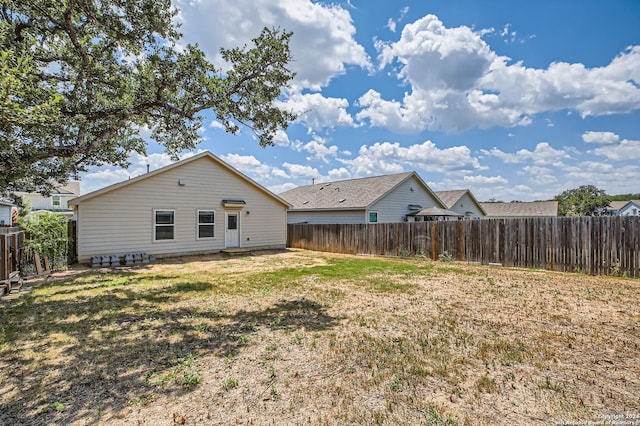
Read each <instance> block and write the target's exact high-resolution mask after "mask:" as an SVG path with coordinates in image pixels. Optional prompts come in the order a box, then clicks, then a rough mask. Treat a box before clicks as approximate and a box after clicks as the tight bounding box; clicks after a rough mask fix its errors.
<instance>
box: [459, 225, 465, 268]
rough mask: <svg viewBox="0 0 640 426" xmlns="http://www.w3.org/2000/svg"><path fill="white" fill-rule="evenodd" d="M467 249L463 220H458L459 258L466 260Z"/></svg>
mask: <svg viewBox="0 0 640 426" xmlns="http://www.w3.org/2000/svg"><path fill="white" fill-rule="evenodd" d="M465 251H466V248H465V246H464V229H463V221H462V220H461V219H460V220H458V260H459V261H463V260H465V259H464V258H465Z"/></svg>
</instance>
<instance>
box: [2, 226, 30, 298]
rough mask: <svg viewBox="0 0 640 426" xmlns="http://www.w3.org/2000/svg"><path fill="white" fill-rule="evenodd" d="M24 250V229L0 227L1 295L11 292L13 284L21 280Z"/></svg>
mask: <svg viewBox="0 0 640 426" xmlns="http://www.w3.org/2000/svg"><path fill="white" fill-rule="evenodd" d="M23 248H24V231H23V230H22V228H20V227H11V226H2V227H0V295H1V294H4V292H5V291H7V290H9V291H10V290H11V284H12V282H14V281H15V280H17V279H18V278H19V275H20V271H19V269H20V259H21V255H22V250H23ZM7 292H8V291H7Z"/></svg>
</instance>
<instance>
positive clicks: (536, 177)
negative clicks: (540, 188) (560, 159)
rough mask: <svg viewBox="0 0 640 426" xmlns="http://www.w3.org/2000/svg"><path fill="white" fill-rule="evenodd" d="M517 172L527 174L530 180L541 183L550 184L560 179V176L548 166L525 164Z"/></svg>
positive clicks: (522, 174)
mask: <svg viewBox="0 0 640 426" xmlns="http://www.w3.org/2000/svg"><path fill="white" fill-rule="evenodd" d="M517 174H519V175H521V176H526V177H527V178H528V180H529V181H530V182H535V183H536V184H539V185H549V184H552V183H555V182H557V181H558V178H557V177H555V175H554V174H553V171H552V170H551V169H550V168H548V167H540V166H525V167H523V168H522V170H521V171H519V172H518V173H517Z"/></svg>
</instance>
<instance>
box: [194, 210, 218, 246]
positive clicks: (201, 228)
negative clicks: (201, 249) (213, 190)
mask: <svg viewBox="0 0 640 426" xmlns="http://www.w3.org/2000/svg"><path fill="white" fill-rule="evenodd" d="M215 236H216V212H215V211H213V210H198V239H202V238H214V237H215Z"/></svg>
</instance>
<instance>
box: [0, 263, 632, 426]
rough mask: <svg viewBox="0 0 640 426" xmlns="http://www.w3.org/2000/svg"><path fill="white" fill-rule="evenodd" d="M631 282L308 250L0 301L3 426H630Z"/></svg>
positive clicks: (106, 273) (110, 278)
mask: <svg viewBox="0 0 640 426" xmlns="http://www.w3.org/2000/svg"><path fill="white" fill-rule="evenodd" d="M639 301H640V281H639V280H631V279H623V278H607V277H590V276H585V275H578V274H560V273H551V272H542V271H528V270H517V269H503V268H496V267H486V266H477V265H468V264H464V263H456V262H431V261H427V260H424V259H414V258H411V259H390V258H381V257H363V256H347V255H336V254H328V253H318V252H310V251H302V250H288V251H283V252H271V253H264V254H261V255H256V256H248V257H241V258H230V259H222V258H220V257H219V256H213V257H207V258H184V259H178V260H175V259H174V260H166V261H162V262H158V263H156V264H152V265H148V266H142V267H136V268H131V269H127V268H122V269H120V270H116V271H114V270H106V269H105V270H99V271H89V272H86V273H83V274H79V275H76V276H70V277H67V278H65V279H63V280H59V281H54V282H51V283H47V284H44V285H41V286H39V287H36V288H34V289H33V291H31V292H29V293H25V294H22V295H21V296H20V297H18V298H11V299H9V300H3V301H2V302H0V424H24V425H45V424H46V425H48V424H71V425H92V424H107V425H171V426H173V425H207V424H256V425H258V424H293V425H296V424H300V425H302V424H305V425H306V424H313V425H315V424H317V425H337V424H367V425H368V424H388V425H396V424H404V425H411V424H416V425H418V424H420V425H423V424H424V425H550V424H559V423H560V422H562V421H567V422H568V421H576V422H577V421H583V422H586V421H588V420H592V421H598V420H602V419H603V418H606V416H608V415H626V416H630V417H632V416H638V418H639V420H640V414H639V413H640V409H639V408H638V407H640V347H639V346H640V325H639V323H640V303H639Z"/></svg>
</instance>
